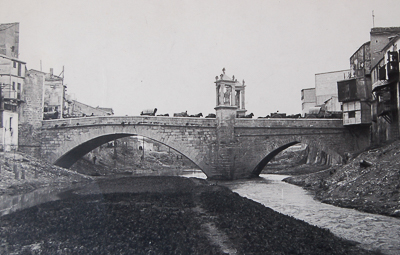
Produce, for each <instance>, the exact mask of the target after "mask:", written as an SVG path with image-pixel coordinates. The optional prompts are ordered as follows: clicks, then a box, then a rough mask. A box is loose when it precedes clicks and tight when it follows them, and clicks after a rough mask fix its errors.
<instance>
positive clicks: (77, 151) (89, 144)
mask: <svg viewBox="0 0 400 255" xmlns="http://www.w3.org/2000/svg"><path fill="white" fill-rule="evenodd" d="M131 136H138V135H136V134H112V135H103V136H99V137H96V138H93V139H91V140H89V141H86V142H84V143H82V144H80V145H78V146H76V147H74V148H72V149H71V150H69V151H68V152H67V153H65V154H64V155H62V156H61V157H60V158H58V159H57V160H56V161H55V162H54V165H57V166H60V167H64V168H70V167H71V166H72V165H73V164H75V163H76V162H77V161H78V160H79V159H80V158H82V157H83V156H84V155H86V154H87V153H88V152H90V151H92V150H93V149H95V148H97V147H99V146H100V145H102V144H105V143H108V142H111V141H114V140H116V139H119V138H124V137H131ZM143 137H145V136H143ZM146 138H147V139H149V140H152V141H155V142H157V143H160V144H163V145H165V146H167V147H169V148H171V149H173V150H174V151H176V152H178V153H180V154H182V155H183V156H185V157H187V158H188V159H189V160H190V161H191V162H193V163H194V164H195V165H197V164H196V162H194V161H193V160H192V159H190V158H189V157H188V156H187V155H185V154H184V153H182V152H181V151H179V150H177V149H176V148H174V147H171V146H169V145H167V144H164V143H162V142H160V141H157V140H154V139H152V138H150V137H146ZM197 166H198V165H197ZM198 167H199V166H198Z"/></svg>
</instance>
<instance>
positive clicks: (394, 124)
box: [338, 27, 400, 144]
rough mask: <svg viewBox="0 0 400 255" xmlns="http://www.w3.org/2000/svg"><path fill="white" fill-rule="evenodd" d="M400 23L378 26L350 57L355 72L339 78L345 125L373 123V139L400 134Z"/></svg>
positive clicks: (379, 139) (390, 137)
mask: <svg viewBox="0 0 400 255" xmlns="http://www.w3.org/2000/svg"><path fill="white" fill-rule="evenodd" d="M399 34H400V27H383V28H382V27H377V28H372V29H371V32H370V41H369V42H366V43H364V44H363V45H362V46H361V47H360V48H359V49H358V50H357V51H356V52H355V53H354V54H353V55H352V56H351V58H350V67H351V76H350V78H349V79H345V80H342V81H339V82H338V93H339V101H340V102H342V104H343V106H342V107H343V124H344V125H371V142H372V143H375V144H379V143H382V142H385V141H388V140H393V139H398V138H399V126H400V125H399V116H398V115H399V114H398V112H399V110H398V109H399V105H400V104H399V99H398V97H399V95H398V94H399V89H398V86H399V85H398V59H399V57H398V54H399V53H398V52H397V50H398V49H397V43H398V37H397V36H398V35H399Z"/></svg>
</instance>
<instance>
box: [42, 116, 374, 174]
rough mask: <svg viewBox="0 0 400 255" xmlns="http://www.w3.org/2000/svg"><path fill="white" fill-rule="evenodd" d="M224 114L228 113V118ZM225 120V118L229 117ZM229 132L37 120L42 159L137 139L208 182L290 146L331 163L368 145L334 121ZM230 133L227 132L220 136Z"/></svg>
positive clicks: (208, 122) (217, 127) (196, 122)
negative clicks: (187, 164) (188, 164)
mask: <svg viewBox="0 0 400 255" xmlns="http://www.w3.org/2000/svg"><path fill="white" fill-rule="evenodd" d="M228 115H229V114H228ZM229 120H230V119H229ZM228 122H229V123H230V125H233V126H234V127H233V129H231V128H230V127H225V126H224V125H225V124H227V123H222V124H221V123H220V124H218V118H217V119H206V118H204V119H203V118H172V117H144V116H143V117H114V116H113V117H86V118H76V119H62V120H49V121H43V129H42V146H41V150H42V155H43V156H44V157H45V158H47V159H48V160H49V161H50V162H52V163H56V164H58V165H60V166H64V167H69V166H70V165H72V164H73V163H74V162H75V161H76V160H77V159H79V158H80V157H81V156H83V155H85V154H86V153H88V152H89V151H91V150H92V149H94V148H96V147H98V146H99V145H101V144H103V143H106V142H108V141H112V140H114V139H118V138H122V137H126V136H132V135H139V136H145V137H148V138H150V139H153V140H156V141H159V142H161V143H163V144H165V145H167V146H170V147H172V148H173V149H175V150H177V151H179V152H180V153H182V154H183V155H185V156H186V157H188V158H189V159H190V160H192V161H193V162H194V163H195V164H196V165H197V166H199V167H200V168H201V169H202V170H203V171H204V172H205V174H206V175H207V176H208V177H209V178H214V179H239V178H248V177H250V176H252V174H253V172H254V170H255V168H256V166H258V165H259V164H260V162H262V161H263V159H265V158H266V157H268V155H271V153H276V152H279V151H280V150H283V149H284V148H287V147H288V145H289V146H290V145H293V144H295V143H296V142H301V143H305V144H308V145H310V146H313V147H316V148H318V149H320V150H322V151H324V152H325V153H326V154H328V155H330V156H329V158H330V160H332V161H333V162H338V163H340V162H341V159H342V157H343V156H344V155H345V153H348V152H350V153H351V152H355V151H358V150H362V149H364V148H366V147H367V146H368V145H369V135H368V134H369V133H368V128H364V129H363V128H360V127H357V128H347V127H346V128H345V127H343V126H342V120H340V119H235V120H234V121H228ZM229 130H231V131H232V130H233V134H231V135H229V134H226V132H228V131H229Z"/></svg>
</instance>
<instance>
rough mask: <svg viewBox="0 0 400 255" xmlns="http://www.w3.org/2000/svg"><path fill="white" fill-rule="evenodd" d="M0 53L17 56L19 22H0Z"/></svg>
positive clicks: (12, 56)
mask: <svg viewBox="0 0 400 255" xmlns="http://www.w3.org/2000/svg"><path fill="white" fill-rule="evenodd" d="M0 54H1V55H5V56H8V57H11V58H18V57H19V23H7V24H0Z"/></svg>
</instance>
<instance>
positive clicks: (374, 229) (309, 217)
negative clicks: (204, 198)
mask: <svg viewBox="0 0 400 255" xmlns="http://www.w3.org/2000/svg"><path fill="white" fill-rule="evenodd" d="M260 177H261V178H258V179H252V180H237V181H233V182H224V183H222V184H223V185H224V186H227V187H229V188H230V189H231V190H232V191H234V192H236V193H238V194H240V195H241V196H243V197H247V198H249V199H252V200H254V201H256V202H259V203H262V204H263V205H265V206H267V207H270V208H272V209H273V210H275V211H277V212H280V213H283V214H286V215H289V216H293V217H294V218H297V219H300V220H303V221H306V222H308V223H310V224H312V225H315V226H318V227H321V228H326V229H329V230H330V231H331V232H332V233H334V234H335V235H337V236H340V237H343V238H345V239H348V240H352V241H356V242H358V243H360V246H361V247H363V248H365V249H379V250H380V251H381V252H383V253H385V254H399V252H400V219H398V218H393V217H388V216H382V215H376V214H370V213H364V212H359V211H356V210H353V209H347V208H340V207H336V206H333V205H329V204H324V203H321V202H319V201H316V200H314V199H313V196H312V194H311V193H310V192H308V191H306V190H304V189H303V188H301V187H298V186H295V185H292V184H288V183H285V182H282V180H283V179H284V178H285V177H288V176H283V175H270V174H268V175H261V176H260Z"/></svg>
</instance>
